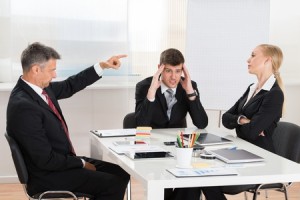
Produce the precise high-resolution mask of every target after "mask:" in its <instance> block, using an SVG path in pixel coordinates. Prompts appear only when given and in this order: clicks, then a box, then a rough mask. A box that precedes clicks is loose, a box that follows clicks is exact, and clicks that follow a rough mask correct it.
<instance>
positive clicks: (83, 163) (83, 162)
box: [81, 158, 85, 168]
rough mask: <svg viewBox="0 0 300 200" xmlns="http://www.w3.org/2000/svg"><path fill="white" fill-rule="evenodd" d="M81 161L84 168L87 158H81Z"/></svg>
mask: <svg viewBox="0 0 300 200" xmlns="http://www.w3.org/2000/svg"><path fill="white" fill-rule="evenodd" d="M81 162H82V168H84V166H85V160H83V159H82V158H81Z"/></svg>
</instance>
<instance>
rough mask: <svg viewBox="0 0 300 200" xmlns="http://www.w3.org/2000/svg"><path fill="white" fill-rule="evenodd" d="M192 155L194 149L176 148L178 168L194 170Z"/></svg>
mask: <svg viewBox="0 0 300 200" xmlns="http://www.w3.org/2000/svg"><path fill="white" fill-rule="evenodd" d="M192 154H193V148H180V147H176V167H178V168H192V165H191V162H192Z"/></svg>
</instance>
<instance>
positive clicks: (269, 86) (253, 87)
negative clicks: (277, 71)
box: [250, 74, 276, 93]
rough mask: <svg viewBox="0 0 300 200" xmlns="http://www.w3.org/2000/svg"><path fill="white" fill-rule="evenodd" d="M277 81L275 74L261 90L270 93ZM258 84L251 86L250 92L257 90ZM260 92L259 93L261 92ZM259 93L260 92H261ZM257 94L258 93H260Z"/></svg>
mask: <svg viewBox="0 0 300 200" xmlns="http://www.w3.org/2000/svg"><path fill="white" fill-rule="evenodd" d="M275 81H276V78H275V77H274V76H273V74H272V75H271V76H270V77H269V78H268V80H267V81H266V82H265V84H264V85H263V86H262V87H261V89H260V90H266V91H270V90H271V88H272V87H273V85H274V83H275ZM257 85H258V82H256V83H255V84H253V85H251V86H250V91H254V90H255V89H256V88H257ZM260 90H259V91H260ZM259 91H258V92H259ZM258 92H257V93H258Z"/></svg>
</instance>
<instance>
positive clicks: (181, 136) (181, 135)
mask: <svg viewBox="0 0 300 200" xmlns="http://www.w3.org/2000/svg"><path fill="white" fill-rule="evenodd" d="M180 138H181V145H182V147H184V142H183V132H182V131H180Z"/></svg>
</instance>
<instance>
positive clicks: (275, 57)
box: [258, 44, 284, 111]
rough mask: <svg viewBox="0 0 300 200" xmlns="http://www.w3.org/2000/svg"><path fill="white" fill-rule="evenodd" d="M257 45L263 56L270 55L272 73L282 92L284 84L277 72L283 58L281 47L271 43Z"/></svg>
mask: <svg viewBox="0 0 300 200" xmlns="http://www.w3.org/2000/svg"><path fill="white" fill-rule="evenodd" d="M258 47H260V48H261V49H262V52H263V54H264V55H265V56H269V57H271V59H272V69H273V74H274V76H275V78H276V80H277V83H278V85H279V87H280V88H281V90H282V92H283V93H284V85H283V81H282V79H281V76H280V72H279V69H280V67H281V64H282V60H283V53H282V51H281V49H280V48H279V47H278V46H275V45H271V44H261V45H259V46H258ZM282 111H284V106H283V108H282Z"/></svg>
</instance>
